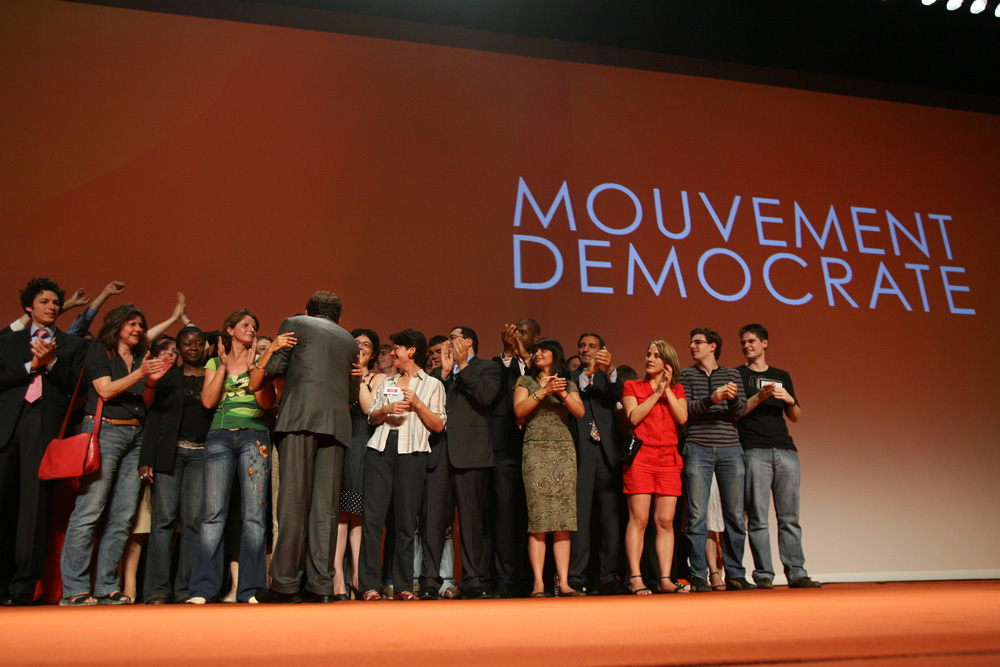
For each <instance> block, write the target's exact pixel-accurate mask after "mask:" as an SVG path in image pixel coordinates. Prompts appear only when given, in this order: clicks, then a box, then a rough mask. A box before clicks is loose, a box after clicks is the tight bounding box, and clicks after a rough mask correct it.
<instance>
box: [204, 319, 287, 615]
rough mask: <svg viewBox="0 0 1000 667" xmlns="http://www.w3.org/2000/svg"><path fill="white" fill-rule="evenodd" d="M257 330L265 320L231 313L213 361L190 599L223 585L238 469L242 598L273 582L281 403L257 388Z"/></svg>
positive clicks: (271, 392) (207, 389) (208, 379)
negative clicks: (275, 452) (271, 518)
mask: <svg viewBox="0 0 1000 667" xmlns="http://www.w3.org/2000/svg"><path fill="white" fill-rule="evenodd" d="M257 327H258V322H257V318H256V317H254V315H253V314H252V313H251V312H250V311H249V310H238V311H236V312H235V313H233V314H232V315H230V316H229V317H228V318H226V321H225V323H224V324H223V325H222V329H221V331H220V333H219V349H218V351H219V356H218V357H213V358H212V359H210V360H209V362H208V363H207V364H206V365H205V385H204V388H203V389H202V393H201V402H202V404H203V405H204V406H205V407H206V408H215V415H214V417H213V418H212V425H211V427H210V428H209V431H208V437H207V438H206V439H205V511H204V514H203V517H202V524H201V531H200V533H199V540H198V542H199V543H198V550H197V553H196V554H195V564H194V569H193V570H192V572H191V583H190V585H189V587H188V588H189V589H190V591H191V597H190V598H189V599H188V602H190V603H193V604H204V603H205V602H207V601H209V600H211V599H212V598H214V597H215V596H216V595H218V594H219V590H220V589H221V587H222V565H223V539H222V538H223V529H224V527H225V525H226V513H227V511H228V509H229V492H230V490H231V488H232V484H233V477H234V470H235V477H236V478H237V479H239V484H240V493H241V500H242V503H241V506H242V515H243V516H242V519H243V521H242V524H243V530H242V539H241V542H240V580H239V590H238V591H237V593H236V599H237V601H239V602H254V601H256V600H255V599H254V595H255V594H256V592H257V590H258V589H261V588H266V587H267V565H266V524H267V518H266V510H267V490H268V481H269V479H270V476H271V458H270V457H271V441H270V439H269V437H268V431H267V423H266V422H265V420H264V411H265V410H267V409H268V408H270V407H271V405H272V404H273V403H274V388H273V387H272V386H270V385H268V386H267V387H265V388H263V389H261V390H260V391H258V392H256V393H254V392H251V391H250V389H249V386H250V367H251V366H253V364H254V362H255V361H256V352H255V350H256V338H255V334H256V332H257ZM269 351H270V350H269ZM265 354H267V353H265Z"/></svg>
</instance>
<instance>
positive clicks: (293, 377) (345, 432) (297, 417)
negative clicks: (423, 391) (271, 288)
mask: <svg viewBox="0 0 1000 667" xmlns="http://www.w3.org/2000/svg"><path fill="white" fill-rule="evenodd" d="M289 331H293V332H295V338H296V339H297V340H298V343H297V344H296V345H295V347H286V348H283V349H281V350H278V351H277V352H276V353H275V354H274V356H272V357H271V360H270V361H268V362H267V374H268V375H270V376H272V377H278V376H284V377H285V388H284V393H283V394H282V396H281V405H280V407H279V409H278V423H277V425H276V426H275V429H274V430H275V431H276V432H278V433H299V432H305V433H316V434H325V435H332V436H333V437H334V438H336V439H337V441H338V442H339V443H340V444H342V445H344V446H345V447H350V446H351V415H350V412H349V409H350V405H351V403H353V402H354V401H356V400H358V388H359V384H358V379H357V378H356V377H354V376H352V375H351V367H352V364H353V363H354V362H356V361H357V360H358V351H359V349H358V344H357V342H355V340H354V338H353V337H351V334H349V333H348V332H347V331H346V330H344V329H343V328H342V327H340V325H338V324H335V323H333V322H332V321H330V320H328V319H326V318H325V317H310V316H309V315H296V316H294V317H289V318H288V319H286V320H285V321H284V322H282V323H281V328H280V329H279V330H278V333H279V334H282V333H287V332H289Z"/></svg>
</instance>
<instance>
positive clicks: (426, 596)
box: [418, 588, 441, 600]
mask: <svg viewBox="0 0 1000 667" xmlns="http://www.w3.org/2000/svg"><path fill="white" fill-rule="evenodd" d="M418 597H419V598H420V599H421V600H440V599H441V596H440V595H438V592H437V591H432V590H430V589H429V588H425V589H424V590H422V591H420V595H419V596H418Z"/></svg>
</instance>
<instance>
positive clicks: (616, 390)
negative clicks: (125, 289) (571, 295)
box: [569, 333, 624, 595]
mask: <svg viewBox="0 0 1000 667" xmlns="http://www.w3.org/2000/svg"><path fill="white" fill-rule="evenodd" d="M577 349H578V354H579V355H580V368H578V369H577V370H575V371H572V372H571V373H570V379H571V380H573V382H575V383H576V384H577V386H578V387H580V396H581V397H582V398H583V407H584V413H583V417H571V418H570V423H569V428H570V432H571V433H572V434H573V440H574V442H575V443H576V464H577V474H576V515H577V531H576V532H575V533H573V534H572V536H571V538H570V539H571V550H572V551H571V553H572V555H571V557H570V567H569V585H570V586H572V587H573V588H575V589H577V590H582V588H583V587H584V586H586V585H587V584H588V583H589V582H588V581H587V572H588V569H589V567H590V553H591V551H590V547H591V540H592V535H591V526H592V521H591V519H592V515H593V512H594V511H596V514H597V517H596V518H597V535H596V538H597V543H598V581H597V582H596V583H597V585H598V587H599V590H600V592H601V594H603V595H612V594H615V593H617V592H619V583H618V579H617V577H616V575H617V574H618V554H619V545H620V544H621V541H622V540H621V532H620V528H619V523H620V522H619V505H620V503H621V497H622V474H621V457H620V456H619V454H618V438H617V434H616V432H615V406H616V405H617V404H618V401H620V400H621V397H622V385H623V384H624V383H623V382H622V381H621V380H620V379H619V378H618V372H617V370H616V369H615V367H614V366H612V365H611V353H610V352H608V349H607V348H606V347H605V345H604V339H603V338H602V337H601V336H599V335H597V334H595V333H585V334H581V336H580V339H579V342H578V343H577Z"/></svg>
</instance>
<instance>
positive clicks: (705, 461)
mask: <svg viewBox="0 0 1000 667" xmlns="http://www.w3.org/2000/svg"><path fill="white" fill-rule="evenodd" d="M712 475H715V478H716V479H717V480H718V482H719V496H720V497H721V500H722V519H723V521H724V522H725V524H726V531H725V533H723V536H722V538H723V539H722V562H723V564H724V565H725V568H726V577H727V578H734V577H743V576H746V569H744V567H743V547H744V544H745V542H746V528H745V527H744V525H743V493H744V478H745V476H746V469H745V467H744V464H743V448H742V447H740V446H739V445H736V446H733V447H704V446H702V445H698V444H695V443H693V442H688V443H687V444H685V446H684V481H685V482H686V483H687V494H688V529H687V538H688V543H689V544H690V546H691V555H690V558H691V575H692V576H694V577H701V578H702V579H707V578H708V561H707V560H706V558H705V539H706V537H707V536H708V527H707V525H706V523H705V519H706V517H707V516H708V498H709V496H710V495H711V492H712Z"/></svg>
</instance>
